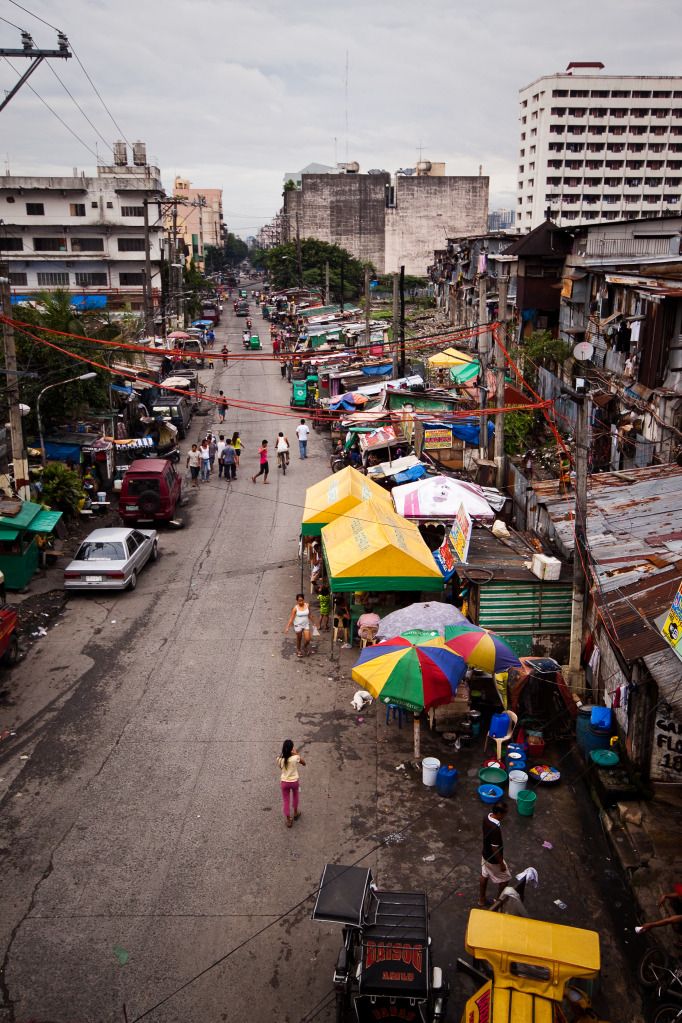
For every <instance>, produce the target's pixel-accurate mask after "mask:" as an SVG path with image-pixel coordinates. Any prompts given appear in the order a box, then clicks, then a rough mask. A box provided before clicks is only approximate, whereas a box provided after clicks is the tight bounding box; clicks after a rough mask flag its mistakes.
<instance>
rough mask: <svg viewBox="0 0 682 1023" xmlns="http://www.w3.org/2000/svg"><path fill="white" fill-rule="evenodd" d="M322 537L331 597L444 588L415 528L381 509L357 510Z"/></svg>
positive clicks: (365, 507) (371, 503)
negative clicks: (368, 592) (360, 592)
mask: <svg viewBox="0 0 682 1023" xmlns="http://www.w3.org/2000/svg"><path fill="white" fill-rule="evenodd" d="M321 535H322V551H323V555H324V559H325V563H326V566H327V575H328V576H329V582H330V584H331V588H332V591H333V592H334V593H341V592H345V593H350V592H353V591H354V590H368V591H370V592H372V591H378V590H415V591H419V592H421V591H422V590H428V591H440V590H442V588H443V576H442V575H441V573H440V571H439V570H438V568H437V567H436V563H435V561H434V559H433V555H432V554H431V551H430V550H429V548H428V547H427V545H426V544H425V543H424V541H423V539H422V537H421V534H420V532H419V529H418V528H417V526H416V525H415V524H414V523H413V522H408V520H407V519H404V518H403V517H402V516H401V515H396V513H395V512H394V511H393V510H392V509H388V508H386V507H385V505H383V504H379V503H378V502H376V501H366V502H364V503H363V504H361V505H358V506H357V507H356V508H354V509H353V510H352V511H351V512H349V513H348V514H347V515H343V516H342V517H341V518H338V519H336V521H335V522H331V523H330V524H329V525H328V526H325V527H324V529H323V530H322V534H321Z"/></svg>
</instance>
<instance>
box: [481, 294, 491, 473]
mask: <svg viewBox="0 0 682 1023" xmlns="http://www.w3.org/2000/svg"><path fill="white" fill-rule="evenodd" d="M487 297H488V279H487V277H485V276H483V275H481V276H480V277H479V278H478V325H479V328H480V327H482V326H483V325H484V324H486V323H487V322H488V303H487ZM489 340H490V339H489V337H488V331H487V330H484V331H483V332H482V333H480V334H479V335H478V357H479V362H480V364H481V374H480V380H479V398H480V409H481V415H480V421H479V434H478V454H479V457H480V458H482V459H484V460H485V459H487V457H488V417H487V416H486V415H485V409H486V406H487V404H488V385H487V374H488V357H489V351H490V349H489Z"/></svg>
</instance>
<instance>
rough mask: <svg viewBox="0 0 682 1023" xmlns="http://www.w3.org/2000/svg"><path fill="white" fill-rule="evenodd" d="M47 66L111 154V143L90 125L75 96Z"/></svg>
mask: <svg viewBox="0 0 682 1023" xmlns="http://www.w3.org/2000/svg"><path fill="white" fill-rule="evenodd" d="M47 66H48V67H49V69H50V71H51V72H52V74H53V75H54V76H55V78H56V79H57V81H58V82H59V84H60V85H61V87H62V89H63V90H64V92H65V93H66V94H67V96H68V97H69V98H70V99H71V100H72V101H73V102H74V104H75V105H76V106H77V107H78V109H79V110H80V112H81V114H82V115H83V117H84V118H85V120H86V121H87V122H88V124H89V125H90V127H91V128H92V130H93V131H94V132H95V134H96V135H99V137H100V138H101V140H102V142H103V143H104V145H105V146H106V147H107V149H109V150H110V151H111V152H112V153H113V148H112V145H111V143H110V142H108V141H107V140H106V139H105V137H104V135H103V134H102V132H101V131H100V130H99V128H97V127H95V125H94V124H93V123H92V121H91V120H90V118H89V117H88V115H87V114H86V113H85V111H84V110H83V107H82V106H81V105H80V103H79V102H78V100H77V99H76V98H75V96H74V95H73V93H72V92H71V90H70V89H69V87H68V86H67V85H66V83H65V82H64V81H63V80H62V79H61V78H60V77H59V75H58V74H57V72H56V71H55V69H54V68H53V67H52V65H51V64H49V63H48V65H47Z"/></svg>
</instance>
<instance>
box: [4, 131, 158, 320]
mask: <svg viewBox="0 0 682 1023" xmlns="http://www.w3.org/2000/svg"><path fill="white" fill-rule="evenodd" d="M114 160H115V162H114V164H113V165H111V166H104V165H102V166H98V167H97V172H96V175H95V176H87V175H86V173H85V171H82V172H81V173H77V172H76V171H74V173H73V175H70V176H65V177H38V176H32V175H12V174H6V175H4V176H3V177H2V178H0V258H1V259H3V260H4V261H6V262H7V263H8V264H9V275H10V283H11V289H12V301H13V302H20V301H22V300H26V298H30V297H32V296H35V295H36V294H37V293H39V292H41V291H52V290H55V289H57V288H59V289H63V290H66V291H68V292H70V294H71V295H72V296H73V299H72V301H73V303H74V305H76V306H82V307H91V308H92V307H108V308H110V309H113V310H117V309H131V310H141V309H142V308H143V301H144V300H143V287H144V272H145V230H144V204H145V202H146V203H147V204H148V209H149V232H148V235H149V255H150V262H151V277H152V280H151V291H152V295H153V296H158V295H159V294H160V289H161V282H160V276H159V266H160V261H161V244H162V235H163V224H162V223H161V220H160V217H159V207H158V200H160V199H161V197H162V196H163V186H162V184H161V175H160V172H159V169H158V167H152V166H150V165H149V164H148V163H147V154H146V148H145V146H144V144H143V143H141V142H140V143H135V144H134V146H133V153H132V163H130V162H129V160H128V151H127V146H126V144H125V143H124V142H117V143H115V144H114Z"/></svg>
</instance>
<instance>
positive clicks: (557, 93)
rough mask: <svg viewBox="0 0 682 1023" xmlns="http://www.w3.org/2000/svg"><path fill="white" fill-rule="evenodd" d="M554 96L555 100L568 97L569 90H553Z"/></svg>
mask: <svg viewBox="0 0 682 1023" xmlns="http://www.w3.org/2000/svg"><path fill="white" fill-rule="evenodd" d="M552 96H554V97H555V98H560V97H562V96H568V89H552Z"/></svg>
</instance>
